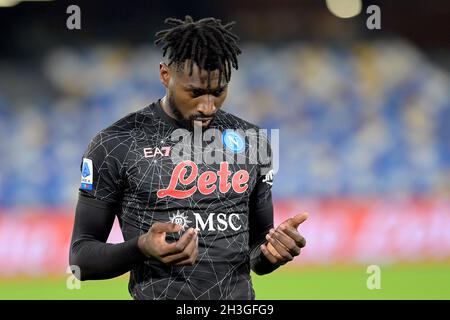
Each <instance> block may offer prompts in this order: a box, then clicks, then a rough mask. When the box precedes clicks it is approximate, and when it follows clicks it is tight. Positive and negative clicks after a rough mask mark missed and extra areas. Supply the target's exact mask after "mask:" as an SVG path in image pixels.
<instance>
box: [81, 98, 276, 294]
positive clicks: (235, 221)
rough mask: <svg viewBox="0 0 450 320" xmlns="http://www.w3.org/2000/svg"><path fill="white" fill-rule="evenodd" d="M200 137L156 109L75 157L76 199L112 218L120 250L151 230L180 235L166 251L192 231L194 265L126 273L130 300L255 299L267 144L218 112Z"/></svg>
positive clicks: (264, 225)
mask: <svg viewBox="0 0 450 320" xmlns="http://www.w3.org/2000/svg"><path fill="white" fill-rule="evenodd" d="M208 132H212V134H208ZM207 135H208V136H207ZM200 137H201V141H195V140H196V139H197V138H196V136H195V134H194V132H192V131H186V130H184V129H183V128H180V126H179V125H178V124H177V122H176V121H175V120H174V119H172V118H170V117H169V116H168V115H167V114H166V113H165V112H164V111H163V110H162V108H161V105H160V101H158V102H156V103H153V104H151V105H150V106H148V107H145V108H144V109H142V110H140V111H137V112H135V113H132V114H129V115H127V116H126V117H124V118H122V119H121V120H119V121H117V122H116V123H114V124H113V125H112V126H110V127H108V128H106V129H104V130H102V131H101V132H100V133H98V134H97V135H96V136H95V137H94V139H93V140H92V141H91V143H90V145H89V146H88V149H87V150H86V152H85V154H84V155H83V162H82V166H81V172H82V184H81V187H80V195H81V197H83V198H93V199H95V200H96V201H101V202H104V203H107V204H108V205H110V206H111V207H112V208H115V214H116V215H117V217H118V219H119V222H120V226H121V230H122V233H123V236H124V240H125V241H128V240H131V239H135V238H136V237H137V236H139V235H141V234H144V233H146V232H147V231H148V229H149V228H150V226H151V225H152V224H153V223H154V222H174V223H177V224H180V225H181V226H182V230H181V231H180V232H179V233H174V234H167V238H166V239H167V241H168V242H170V241H175V240H177V239H178V238H179V237H180V236H181V235H182V233H183V230H187V229H188V228H189V227H193V228H196V229H197V230H198V245H199V255H198V258H197V262H196V263H195V265H193V266H183V267H178V266H168V265H165V264H163V263H162V262H160V261H158V260H156V259H151V258H146V259H144V260H143V262H142V263H139V264H137V265H135V266H133V268H132V269H131V275H130V282H129V291H130V293H131V295H132V296H133V297H134V298H135V299H253V298H254V297H255V295H254V291H253V287H252V283H251V278H250V268H251V262H252V261H251V260H252V259H253V260H255V261H258V259H260V257H259V256H261V253H260V251H259V245H260V244H261V243H262V242H263V241H264V236H265V234H266V233H267V232H268V230H269V229H270V228H272V227H273V209H272V199H271V185H272V173H271V172H270V171H269V169H270V165H271V163H270V149H269V148H266V149H265V150H263V152H262V153H261V152H259V150H260V149H261V148H262V149H264V145H263V144H264V143H265V144H267V145H268V143H267V140H264V141H263V142H262V139H261V137H262V136H261V135H259V131H258V128H257V127H256V126H254V125H252V124H250V123H248V122H246V121H244V120H242V119H240V118H238V117H236V116H234V115H231V114H229V113H227V112H225V111H221V110H219V111H218V112H217V113H216V116H215V118H214V120H213V121H212V122H211V124H210V126H209V129H208V130H207V131H206V132H203V135H201V136H200ZM253 137H254V138H255V139H253ZM265 156H266V157H265ZM76 238H77V236H76V235H74V240H73V241H76ZM252 250H253V258H252ZM255 255H256V256H257V257H255ZM124 259H126V257H124ZM256 263H257V262H256ZM266 263H267V262H266ZM98 264H99V269H100V270H101V261H99V263H98ZM255 268H257V267H256V266H255ZM255 268H254V269H255ZM274 268H275V267H274ZM274 268H273V269H274ZM273 269H271V270H270V271H272V270H273ZM82 271H83V270H82ZM99 272H101V271H99ZM262 273H263V272H262Z"/></svg>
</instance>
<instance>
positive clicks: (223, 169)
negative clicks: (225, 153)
mask: <svg viewBox="0 0 450 320" xmlns="http://www.w3.org/2000/svg"><path fill="white" fill-rule="evenodd" d="M217 175H218V176H219V191H220V192H222V193H227V192H228V190H230V187H231V184H230V183H229V182H228V177H229V176H230V175H231V172H230V170H228V162H221V163H220V170H219V172H217Z"/></svg>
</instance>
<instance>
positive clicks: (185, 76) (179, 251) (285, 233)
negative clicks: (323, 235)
mask: <svg viewBox="0 0 450 320" xmlns="http://www.w3.org/2000/svg"><path fill="white" fill-rule="evenodd" d="M188 63H189V62H188V61H186V62H185V64H184V68H181V70H180V68H177V67H175V66H170V67H169V66H167V64H166V63H163V62H161V63H160V65H159V76H160V80H161V83H162V84H163V86H164V87H165V88H166V95H165V96H164V98H163V99H162V100H161V106H162V108H163V110H164V112H166V114H167V115H169V116H170V117H172V118H174V119H176V120H178V121H184V122H185V123H186V124H188V125H190V126H191V127H193V126H200V127H202V128H203V129H205V128H207V127H208V126H209V124H210V123H211V121H212V119H213V118H214V116H215V114H216V112H217V111H218V110H219V109H220V108H221V107H222V104H223V102H224V101H225V98H226V96H227V93H228V83H226V82H225V81H224V78H223V77H222V79H221V81H219V71H218V70H214V71H211V74H210V86H208V73H207V71H205V70H201V69H200V68H199V67H198V66H197V64H195V63H194V65H193V72H192V75H191V76H189V66H188ZM307 218H308V214H307V213H301V214H298V215H296V216H294V217H292V218H289V219H287V220H285V221H283V222H282V223H281V224H280V225H279V226H278V227H277V228H276V229H271V230H270V231H269V233H268V234H267V235H266V240H267V243H266V244H263V245H261V247H260V248H261V252H262V253H263V254H264V256H265V257H266V258H267V259H268V260H269V261H270V262H271V263H273V264H275V265H283V264H286V263H287V262H289V261H291V260H293V259H294V257H295V256H298V255H299V254H300V251H301V248H303V247H304V246H305V244H306V241H305V238H303V237H302V236H301V235H300V234H299V232H298V230H297V228H298V226H299V225H300V224H301V223H303V222H304V221H305V220H306V219H307ZM180 230H181V227H180V226H179V225H177V224H174V223H161V222H156V223H154V224H153V225H152V226H151V227H150V229H149V231H148V232H147V233H146V234H143V235H142V236H141V237H140V238H139V241H138V246H139V248H140V249H141V251H142V252H143V253H144V254H145V255H146V256H148V257H154V258H156V259H158V260H159V261H161V262H163V263H165V264H167V265H176V266H186V265H190V266H192V265H194V264H195V262H196V259H197V256H198V236H197V231H196V230H195V229H193V228H189V229H188V230H186V232H185V233H184V234H183V235H182V236H181V238H180V239H179V240H178V241H176V242H173V243H167V242H166V240H165V239H166V233H173V232H179V231H180Z"/></svg>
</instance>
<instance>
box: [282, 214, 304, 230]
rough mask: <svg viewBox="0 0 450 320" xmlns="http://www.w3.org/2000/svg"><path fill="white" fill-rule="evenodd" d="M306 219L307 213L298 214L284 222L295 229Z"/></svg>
mask: <svg viewBox="0 0 450 320" xmlns="http://www.w3.org/2000/svg"><path fill="white" fill-rule="evenodd" d="M306 219H308V213H307V212H303V213H300V214H298V215H296V216H294V217H292V218H289V219H287V220H286V221H285V222H286V224H288V225H290V226H292V227H294V228H295V229H297V228H298V226H299V225H300V224H301V223H303V222H304V221H305V220H306Z"/></svg>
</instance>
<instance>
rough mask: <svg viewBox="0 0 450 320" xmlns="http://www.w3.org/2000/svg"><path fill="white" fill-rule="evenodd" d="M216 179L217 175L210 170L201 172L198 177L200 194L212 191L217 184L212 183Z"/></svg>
mask: <svg viewBox="0 0 450 320" xmlns="http://www.w3.org/2000/svg"><path fill="white" fill-rule="evenodd" d="M216 181H217V175H216V174H215V173H214V172H212V171H206V172H203V173H202V174H201V175H200V177H198V191H200V193H201V194H204V195H208V194H211V193H213V192H214V191H215V190H216V188H217V186H216V185H215V184H214V183H216Z"/></svg>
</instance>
